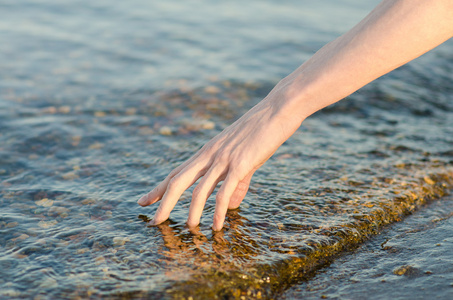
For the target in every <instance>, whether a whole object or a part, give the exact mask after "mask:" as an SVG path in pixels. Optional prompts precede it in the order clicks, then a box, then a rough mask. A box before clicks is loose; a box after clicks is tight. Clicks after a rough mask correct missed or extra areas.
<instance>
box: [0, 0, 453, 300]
mask: <svg viewBox="0 0 453 300" xmlns="http://www.w3.org/2000/svg"><path fill="white" fill-rule="evenodd" d="M376 4H377V1H323V4H315V3H314V2H313V1H285V2H283V3H282V2H273V1H249V2H247V4H244V3H243V2H239V1H229V2H228V3H211V2H208V1H185V2H184V3H179V2H176V1H166V2H165V3H151V2H150V1H138V0H137V1H128V2H119V1H118V2H112V1H96V2H93V1H91V2H89V1H65V2H64V3H60V2H57V1H52V0H48V1H46V0H43V1H21V2H16V1H1V2H0V39H1V40H2V41H7V42H6V43H2V46H1V47H0V65H1V68H0V203H1V207H2V210H1V212H0V233H1V234H0V253H1V256H0V266H1V268H0V273H1V276H0V285H1V287H2V288H1V289H0V297H1V298H5V299H10V298H37V299H39V298H46V297H52V298H77V297H81V298H90V297H91V298H100V297H105V298H144V297H167V298H186V299H188V298H189V297H193V298H194V299H197V298H213V297H214V296H218V297H219V298H241V297H246V298H247V297H255V298H260V297H261V298H275V297H279V296H280V295H282V292H284V291H286V290H287V289H288V288H289V287H291V286H294V285H296V286H297V285H299V284H301V282H305V280H306V279H307V278H311V277H312V276H313V275H312V274H313V272H314V271H315V270H317V269H318V268H320V267H322V266H323V265H325V264H327V263H329V262H330V261H331V260H332V259H333V258H335V257H336V255H337V254H338V253H340V252H343V251H349V250H350V249H355V247H356V245H357V244H360V243H361V242H362V241H364V240H367V239H368V238H369V237H370V236H372V235H374V234H376V233H378V232H379V230H380V229H381V227H382V226H383V225H385V224H388V223H392V222H395V221H400V220H402V219H403V217H404V216H405V215H407V214H410V213H412V212H413V211H415V210H417V209H418V207H419V206H420V205H423V204H424V203H426V202H432V201H442V198H441V197H442V196H443V195H444V194H445V193H448V191H449V190H451V186H452V183H453V182H452V181H453V180H452V179H453V167H452V165H453V138H452V137H453V118H452V112H453V101H452V100H453V99H452V98H453V96H452V95H453V94H452V91H453V88H452V84H451V83H452V75H451V74H452V71H453V54H452V53H453V51H452V50H453V43H452V41H448V42H447V43H445V44H444V45H442V46H440V47H439V48H437V49H436V50H435V51H432V52H431V53H429V54H427V55H425V56H423V57H421V58H420V59H418V60H416V61H414V62H412V63H410V64H409V65H406V66H404V67H402V68H400V69H398V70H396V71H395V72H393V73H391V74H389V75H387V76H384V77H383V78H381V79H379V80H377V81H376V82H374V83H372V84H370V85H368V86H367V87H365V88H363V89H362V90H360V91H358V92H357V93H355V94H354V95H352V96H350V97H349V98H348V100H345V101H342V102H340V103H338V104H336V105H334V106H332V107H329V108H327V109H325V110H324V111H322V112H319V113H317V114H315V115H314V116H312V117H311V118H309V119H308V120H306V121H305V122H304V124H303V126H302V127H301V128H300V130H299V131H297V132H296V134H295V135H294V136H293V137H292V138H291V139H290V140H289V141H288V142H286V143H285V144H284V145H283V146H282V147H281V148H280V149H279V150H278V152H277V153H276V154H275V156H274V157H273V158H272V159H271V160H270V161H269V162H268V163H266V165H265V166H263V168H262V169H260V170H259V171H258V172H257V173H256V175H255V177H254V179H253V181H252V184H251V188H250V192H249V194H248V195H247V197H246V199H245V200H244V202H243V204H242V205H241V208H240V209H238V210H234V211H230V212H229V214H228V216H227V221H226V223H225V230H224V231H222V232H219V233H214V232H212V231H211V229H210V225H211V220H212V214H213V209H214V199H213V198H210V199H209V201H208V203H207V205H206V208H205V213H204V216H203V218H202V220H201V224H200V228H199V230H198V231H196V232H190V231H189V230H188V229H187V228H185V226H184V222H185V220H186V217H187V211H188V206H189V203H190V196H191V191H190V190H189V191H187V192H186V193H185V194H184V195H183V196H182V198H181V201H180V202H179V204H178V205H177V207H176V208H175V210H174V211H173V213H172V215H171V218H170V220H168V221H167V222H165V223H164V224H163V225H161V226H158V227H148V226H147V225H146V222H145V221H146V220H147V218H148V217H150V216H152V215H153V214H154V210H155V207H151V208H141V207H139V206H138V205H137V204H136V201H137V200H138V198H139V196H140V195H142V194H143V193H145V192H148V191H149V190H150V189H151V188H152V187H154V186H155V185H156V184H157V183H158V182H160V181H161V180H162V179H163V178H164V177H165V176H166V175H167V173H168V172H169V171H170V170H172V168H173V167H175V166H177V165H178V164H179V163H181V162H182V161H184V160H185V159H187V158H188V157H190V155H191V154H192V153H193V152H194V151H196V149H198V148H199V147H201V146H202V145H203V144H204V143H205V142H206V141H208V140H209V139H210V138H211V137H213V136H215V134H216V133H218V132H219V131H221V130H222V129H223V128H224V127H225V126H227V125H228V124H230V123H231V122H232V121H233V120H234V119H235V118H237V117H238V116H240V115H241V114H243V113H244V112H245V111H246V110H247V109H248V108H250V107H251V106H252V105H253V104H255V103H256V102H258V101H259V100H260V99H262V98H263V97H264V96H265V95H266V93H267V92H268V91H269V90H270V89H271V88H272V86H273V85H274V84H275V83H276V82H277V81H278V79H279V78H281V77H283V76H285V75H286V74H288V73H289V72H291V71H292V70H293V69H294V68H296V67H297V66H298V65H299V64H300V63H301V62H303V61H304V60H305V59H307V58H308V57H310V55H312V54H313V52H314V51H316V50H317V49H318V48H319V47H321V46H322V45H323V44H325V43H326V42H328V41H330V40H331V39H333V38H335V37H336V36H338V35H339V34H341V33H343V32H344V31H346V30H347V29H348V28H350V27H351V26H353V25H354V24H355V23H356V22H357V21H358V20H360V19H361V18H363V17H364V16H365V15H366V14H367V12H368V11H369V10H370V9H371V8H372V7H373V6H374V5H376ZM439 198H440V199H441V200H436V199H439ZM446 226H448V224H447V225H446ZM365 255H366V254H365ZM370 257H371V255H370Z"/></svg>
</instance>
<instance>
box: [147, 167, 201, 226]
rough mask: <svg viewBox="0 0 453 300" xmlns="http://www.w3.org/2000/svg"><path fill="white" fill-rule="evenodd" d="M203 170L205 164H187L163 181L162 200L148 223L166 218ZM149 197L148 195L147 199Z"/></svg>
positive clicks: (154, 222) (156, 222)
mask: <svg viewBox="0 0 453 300" xmlns="http://www.w3.org/2000/svg"><path fill="white" fill-rule="evenodd" d="M205 170H206V169H205V166H200V165H198V164H193V165H189V166H187V167H186V168H185V169H183V170H182V171H181V172H179V173H178V174H176V175H174V176H173V177H172V178H170V179H169V180H168V183H167V182H166V181H164V182H163V183H162V185H163V184H165V185H166V190H165V193H164V194H163V195H162V196H161V197H162V201H161V203H160V205H159V207H158V208H157V210H156V213H155V214H154V218H153V220H152V221H151V222H150V223H151V224H152V225H156V224H160V223H162V222H164V221H165V220H167V219H168V217H169V216H170V212H171V211H172V210H173V208H174V207H175V205H176V203H177V202H178V200H179V198H180V197H181V195H182V193H183V192H184V191H185V190H187V189H188V188H189V187H190V186H192V185H193V184H194V183H195V181H197V180H198V179H199V178H200V177H201V176H203V175H204V173H205V172H206V171H205ZM159 186H161V185H159ZM149 198H150V197H148V199H149ZM151 203H152V202H151Z"/></svg>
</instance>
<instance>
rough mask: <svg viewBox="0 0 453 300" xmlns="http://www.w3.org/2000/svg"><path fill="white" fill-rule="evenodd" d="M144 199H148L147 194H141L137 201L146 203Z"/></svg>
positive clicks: (141, 203)
mask: <svg viewBox="0 0 453 300" xmlns="http://www.w3.org/2000/svg"><path fill="white" fill-rule="evenodd" d="M146 200H148V195H144V196H142V197H141V198H140V199H138V201H137V203H138V204H140V205H143V204H145V203H146Z"/></svg>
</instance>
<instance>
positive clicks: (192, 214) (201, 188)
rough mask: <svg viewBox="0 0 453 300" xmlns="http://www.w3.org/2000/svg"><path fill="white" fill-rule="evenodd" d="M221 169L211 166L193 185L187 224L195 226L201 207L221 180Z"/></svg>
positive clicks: (198, 219) (201, 211)
mask: <svg viewBox="0 0 453 300" xmlns="http://www.w3.org/2000/svg"><path fill="white" fill-rule="evenodd" d="M223 171H224V170H223V169H219V168H213V169H211V170H209V171H208V172H207V173H206V174H205V175H204V177H203V179H202V180H201V181H200V183H199V184H198V185H197V186H196V187H195V189H194V190H193V193H192V202H191V203H190V208H189V217H188V219H187V225H188V226H189V227H195V226H197V225H198V224H199V223H200V218H201V215H202V213H203V208H204V206H205V204H206V200H207V199H208V197H209V195H211V194H212V192H213V191H214V189H215V187H216V186H217V184H218V183H219V182H220V181H222V180H223V178H222V173H223Z"/></svg>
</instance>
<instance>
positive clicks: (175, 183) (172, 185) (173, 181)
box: [168, 175, 181, 190]
mask: <svg viewBox="0 0 453 300" xmlns="http://www.w3.org/2000/svg"><path fill="white" fill-rule="evenodd" d="M180 180H181V176H180V175H176V176H174V177H173V178H172V179H170V181H169V182H168V188H169V189H172V190H173V189H175V188H176V187H177V186H178V184H179V182H180Z"/></svg>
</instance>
